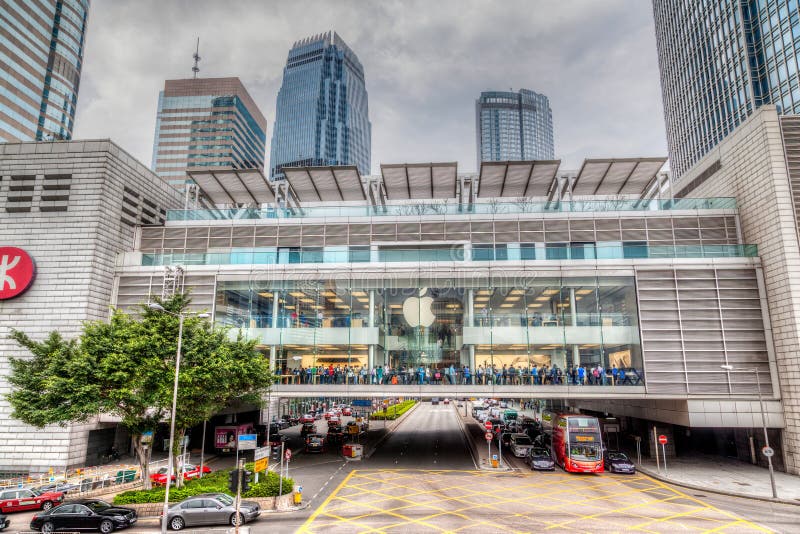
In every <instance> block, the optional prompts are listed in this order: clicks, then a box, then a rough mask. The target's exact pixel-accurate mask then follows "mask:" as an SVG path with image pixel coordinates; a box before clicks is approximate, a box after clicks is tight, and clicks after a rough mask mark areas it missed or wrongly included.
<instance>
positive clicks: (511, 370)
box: [215, 276, 644, 386]
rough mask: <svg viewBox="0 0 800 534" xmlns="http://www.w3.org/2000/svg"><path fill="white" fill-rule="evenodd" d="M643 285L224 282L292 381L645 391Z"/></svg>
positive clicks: (239, 320)
mask: <svg viewBox="0 0 800 534" xmlns="http://www.w3.org/2000/svg"><path fill="white" fill-rule="evenodd" d="M637 318H638V313H637V305H636V292H635V288H634V280H633V278H632V277H623V276H620V277H608V276H607V277H580V278H578V277H569V278H567V277H565V278H559V277H550V278H543V277H530V276H522V277H516V278H510V277H509V278H506V277H495V278H492V279H490V280H487V279H485V278H484V279H482V280H479V279H469V278H468V279H464V280H461V281H457V280H454V279H452V278H447V279H445V278H435V277H431V278H406V279H404V278H402V277H394V278H392V279H382V280H355V279H353V280H342V279H338V280H312V281H308V280H298V281H284V280H265V281H221V282H220V283H219V285H218V291H217V295H216V307H215V320H216V321H217V322H218V323H220V324H225V325H230V326H233V327H235V328H236V329H241V330H242V332H243V333H244V334H245V336H246V337H248V338H250V339H255V340H257V342H258V344H259V347H261V348H262V350H263V351H264V352H265V354H268V355H269V357H270V359H271V360H272V361H273V363H274V365H275V368H276V369H278V370H279V371H280V373H281V375H282V377H283V378H282V380H283V381H284V383H311V384H314V383H338V384H343V383H350V384H371V383H384V384H392V383H400V384H408V383H412V384H419V383H426V384H427V383H443V384H454V383H462V384H463V383H479V384H507V385H525V384H529V385H598V386H603V385H605V386H617V385H643V383H644V372H643V369H642V356H641V345H640V340H639V328H638V324H637Z"/></svg>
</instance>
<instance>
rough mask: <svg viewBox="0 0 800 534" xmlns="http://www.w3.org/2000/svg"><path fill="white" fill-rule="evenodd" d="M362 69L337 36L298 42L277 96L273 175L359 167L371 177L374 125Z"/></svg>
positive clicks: (290, 57)
mask: <svg viewBox="0 0 800 534" xmlns="http://www.w3.org/2000/svg"><path fill="white" fill-rule="evenodd" d="M365 83H366V82H365V81H364V69H363V67H362V66H361V63H360V62H359V60H358V57H357V56H356V55H355V53H354V52H353V51H352V50H351V49H350V48H349V47H348V46H347V45H346V44H345V43H344V41H343V40H342V39H341V38H340V37H339V36H338V35H337V34H336V33H335V32H327V33H324V34H321V35H317V36H314V37H309V38H307V39H303V40H302V41H298V42H296V43H295V44H294V46H293V47H292V49H291V50H290V51H289V57H288V59H287V62H286V67H285V68H284V70H283V84H282V85H281V89H280V91H279V92H278V100H277V109H276V113H275V127H274V128H273V132H272V146H271V154H270V176H271V177H275V176H276V175H280V174H281V168H282V167H298V166H325V165H355V166H356V167H358V171H359V173H361V174H362V175H368V174H369V173H370V158H371V151H372V125H371V124H370V122H369V106H368V98H367V89H366V85H365Z"/></svg>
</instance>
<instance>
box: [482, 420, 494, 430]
mask: <svg viewBox="0 0 800 534" xmlns="http://www.w3.org/2000/svg"><path fill="white" fill-rule="evenodd" d="M483 427H484V428H485V429H486V430H491V429H492V422H491V421H486V422H485V423H483Z"/></svg>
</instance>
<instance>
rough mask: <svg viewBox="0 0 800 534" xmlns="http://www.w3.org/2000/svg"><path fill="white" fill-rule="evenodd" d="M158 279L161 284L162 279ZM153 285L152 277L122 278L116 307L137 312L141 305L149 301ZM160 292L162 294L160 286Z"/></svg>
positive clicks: (118, 288) (120, 278) (118, 287)
mask: <svg viewBox="0 0 800 534" xmlns="http://www.w3.org/2000/svg"><path fill="white" fill-rule="evenodd" d="M158 278H159V283H160V277H158ZM151 285H152V277H151V276H150V275H145V276H120V277H119V284H118V286H117V302H116V307H117V308H119V309H121V310H123V311H126V312H131V311H136V308H138V306H139V305H140V304H142V303H144V302H147V301H148V300H149V297H150V291H151ZM158 291H159V294H160V293H161V286H160V285H159V289H158Z"/></svg>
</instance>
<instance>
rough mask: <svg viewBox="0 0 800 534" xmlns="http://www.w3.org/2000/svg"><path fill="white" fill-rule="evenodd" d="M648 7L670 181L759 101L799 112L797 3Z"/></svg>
mask: <svg viewBox="0 0 800 534" xmlns="http://www.w3.org/2000/svg"><path fill="white" fill-rule="evenodd" d="M653 11H654V17H655V28H656V43H657V46H658V58H659V66H660V70H661V89H662V95H663V100H664V114H665V118H666V126H667V141H668V145H669V156H670V167H671V169H672V171H673V176H674V177H675V178H676V179H677V178H679V177H680V176H682V175H683V174H684V173H685V172H686V171H688V170H689V169H690V168H691V167H692V166H693V165H694V164H695V163H697V162H698V161H699V160H700V159H701V158H702V157H703V156H704V155H705V154H707V153H708V152H709V151H710V150H711V149H712V148H713V147H714V146H716V145H717V144H718V143H719V142H720V141H721V140H722V139H723V138H725V137H726V136H727V135H728V134H729V133H730V132H731V131H733V129H734V128H736V127H737V126H738V125H739V124H741V123H742V122H743V121H744V120H745V119H746V118H747V117H748V116H750V115H751V114H752V113H753V111H754V110H755V109H756V108H758V107H759V106H761V105H763V104H775V105H776V106H778V109H779V110H780V111H781V112H782V113H791V114H795V113H798V112H800V79H798V63H797V61H798V59H797V56H798V50H800V12H799V11H798V1H797V0H721V1H720V0H701V1H697V0H653ZM676 43H680V46H676Z"/></svg>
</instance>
